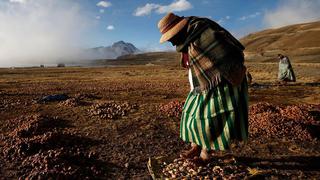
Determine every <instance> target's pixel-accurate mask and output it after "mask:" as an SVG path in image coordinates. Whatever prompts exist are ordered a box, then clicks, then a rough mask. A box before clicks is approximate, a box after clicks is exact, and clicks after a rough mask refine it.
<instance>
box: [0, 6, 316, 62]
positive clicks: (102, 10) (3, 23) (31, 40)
mask: <svg viewBox="0 0 320 180" xmlns="http://www.w3.org/2000/svg"><path fill="white" fill-rule="evenodd" d="M319 9H320V0H162V1H159V0H149V1H147V0H104V1H101V0H0V67H1V66H10V65H14V64H19V63H20V64H24V63H28V62H37V63H38V62H39V61H43V62H47V61H48V62H50V61H52V62H54V61H56V60H57V59H63V58H65V57H68V58H70V59H71V57H73V55H74V54H76V52H78V51H79V49H86V48H93V47H99V46H110V45H112V44H113V43H114V42H117V41H120V40H123V41H125V42H130V43H132V44H134V45H135V46H136V47H137V48H139V49H141V50H143V51H164V50H173V47H172V46H171V44H169V43H164V44H159V38H160V36H161V34H160V32H159V30H158V28H157V23H158V21H159V20H160V19H161V18H162V17H163V16H164V15H165V14H166V13H168V12H174V13H176V14H177V15H179V16H201V17H207V18H210V19H212V20H214V21H216V22H218V23H219V24H220V25H222V26H223V27H224V28H226V29H227V30H229V31H230V32H231V33H232V34H233V35H234V36H235V37H237V38H241V37H243V36H245V35H247V34H249V33H252V32H256V31H259V30H263V29H268V28H277V27H281V26H286V25H290V24H297V23H305V22H311V21H319V20H320V12H319Z"/></svg>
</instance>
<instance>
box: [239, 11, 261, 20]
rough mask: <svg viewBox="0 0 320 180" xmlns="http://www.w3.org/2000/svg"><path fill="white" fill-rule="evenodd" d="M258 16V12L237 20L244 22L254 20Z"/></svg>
mask: <svg viewBox="0 0 320 180" xmlns="http://www.w3.org/2000/svg"><path fill="white" fill-rule="evenodd" d="M260 15H261V13H260V12H255V13H253V14H250V15H247V16H242V17H240V18H239V20H241V21H245V20H247V19H252V18H256V17H257V16H260Z"/></svg>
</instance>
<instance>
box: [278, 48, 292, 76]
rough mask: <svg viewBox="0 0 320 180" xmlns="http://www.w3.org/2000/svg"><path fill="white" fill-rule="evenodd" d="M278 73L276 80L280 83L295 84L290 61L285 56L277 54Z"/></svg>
mask: <svg viewBox="0 0 320 180" xmlns="http://www.w3.org/2000/svg"><path fill="white" fill-rule="evenodd" d="M278 59H279V72H278V79H279V80H280V81H282V82H296V77H295V75H294V72H293V68H292V66H291V63H290V60H289V58H288V57H287V56H284V55H282V54H278Z"/></svg>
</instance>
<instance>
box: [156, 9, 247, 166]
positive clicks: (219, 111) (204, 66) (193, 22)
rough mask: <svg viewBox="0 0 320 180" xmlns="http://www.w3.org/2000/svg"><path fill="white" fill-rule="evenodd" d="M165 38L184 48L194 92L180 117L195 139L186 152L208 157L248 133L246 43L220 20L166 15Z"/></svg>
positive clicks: (186, 135)
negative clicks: (225, 27) (236, 36)
mask: <svg viewBox="0 0 320 180" xmlns="http://www.w3.org/2000/svg"><path fill="white" fill-rule="evenodd" d="M158 28H159V30H160V32H161V33H162V36H161V38H160V43H164V42H166V41H169V42H171V43H172V45H173V46H176V51H177V52H180V53H181V65H182V66H183V67H184V68H186V69H187V71H188V74H189V82H190V92H189V94H188V96H187V98H186V101H185V104H184V107H183V110H182V117H181V122H180V138H182V140H184V141H185V142H189V143H190V144H191V147H190V149H188V150H186V151H184V152H182V153H181V157H183V158H193V159H197V160H199V161H201V162H208V160H210V158H211V156H212V154H214V153H211V152H213V151H220V150H226V149H228V148H229V146H230V142H231V141H232V140H240V141H246V140H247V138H248V85H247V81H246V67H245V66H244V55H243V50H244V47H243V46H242V44H241V43H240V42H239V41H238V40H237V39H235V38H234V37H233V36H232V35H231V34H230V33H229V32H228V31H227V30H225V29H224V28H222V27H221V26H220V25H218V24H217V23H215V22H214V21H212V20H210V19H207V18H201V17H196V16H190V17H180V16H178V15H175V14H173V13H168V14H167V15H165V16H164V17H163V18H162V19H161V20H160V21H159V23H158Z"/></svg>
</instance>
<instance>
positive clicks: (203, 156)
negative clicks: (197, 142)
mask: <svg viewBox="0 0 320 180" xmlns="http://www.w3.org/2000/svg"><path fill="white" fill-rule="evenodd" d="M199 158H200V159H201V160H202V161H203V162H209V160H210V159H211V155H210V154H209V152H208V151H207V150H206V149H202V150H201V153H200V157H199Z"/></svg>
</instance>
